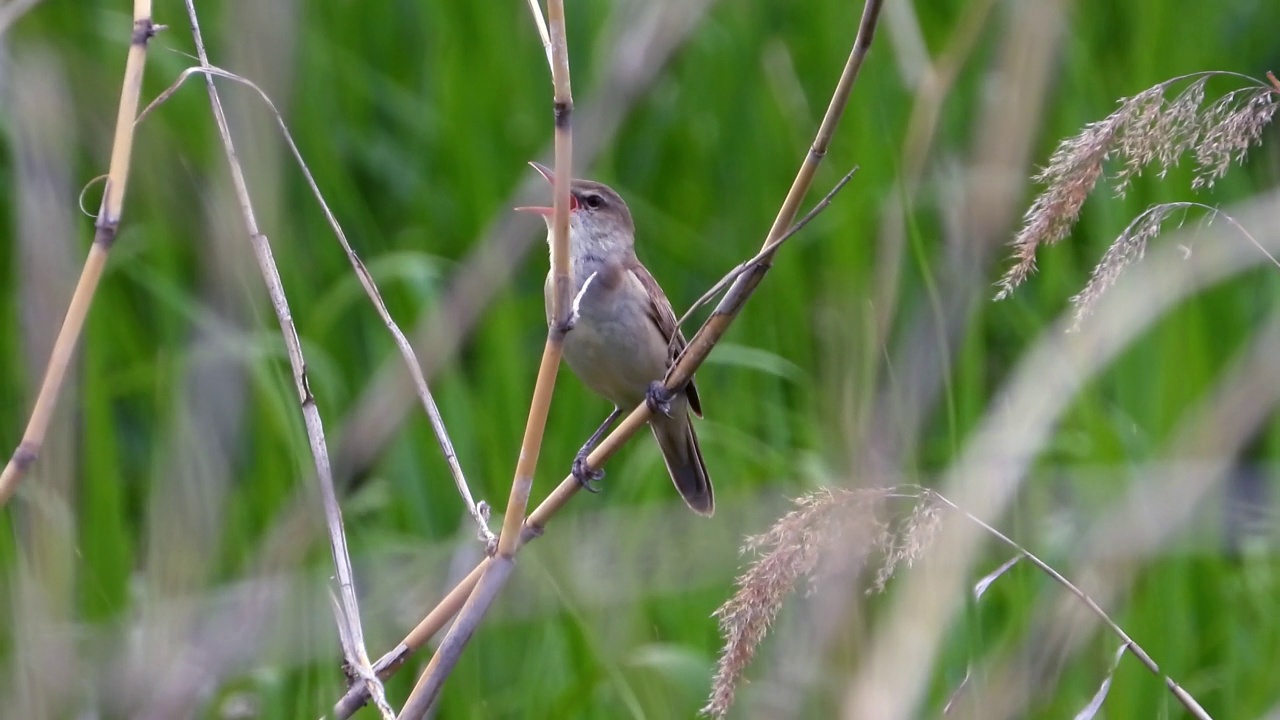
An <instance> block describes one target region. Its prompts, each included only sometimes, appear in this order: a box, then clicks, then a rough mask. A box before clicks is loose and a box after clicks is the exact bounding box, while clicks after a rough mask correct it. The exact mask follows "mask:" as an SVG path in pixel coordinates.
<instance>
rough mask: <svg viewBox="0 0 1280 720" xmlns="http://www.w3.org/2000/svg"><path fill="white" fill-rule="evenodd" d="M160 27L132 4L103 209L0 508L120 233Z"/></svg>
mask: <svg viewBox="0 0 1280 720" xmlns="http://www.w3.org/2000/svg"><path fill="white" fill-rule="evenodd" d="M163 29H164V26H163V25H156V24H155V23H154V22H153V21H152V20H151V0H134V3H133V34H132V36H131V38H130V41H129V55H128V58H127V59H126V60H125V66H124V83H123V87H122V89H121V90H120V108H119V110H118V111H117V112H116V130H115V139H114V140H113V141H112V143H111V162H110V166H109V170H108V172H107V182H106V185H105V187H104V189H103V192H102V206H101V208H100V209H99V210H98V219H97V221H96V222H95V223H94V228H95V229H94V233H93V244H92V245H90V246H89V256H88V257H87V258H86V259H85V261H84V268H83V269H82V270H81V271H80V279H79V280H78V281H77V282H76V289H75V292H74V293H72V295H71V304H70V305H68V306H67V314H66V317H65V318H64V319H63V321H62V329H61V330H59V331H58V337H57V339H56V340H55V341H54V344H53V351H52V352H51V353H50V355H49V365H48V367H47V368H46V370H45V375H44V381H43V382H42V383H41V385H40V392H39V393H38V394H37V395H36V401H35V405H34V406H33V407H32V409H31V417H30V419H29V420H28V421H27V428H26V430H25V431H23V433H22V440H21V441H20V442H19V443H18V447H17V448H16V449H15V450H14V451H13V455H12V456H11V457H10V458H9V462H8V463H7V464H6V465H5V467H4V471H3V472H0V506H3V505H4V504H5V503H7V502H8V501H9V498H10V497H12V496H13V493H14V490H16V489H17V487H18V483H19V482H20V481H21V480H22V476H23V475H25V474H26V472H27V470H28V469H30V468H31V466H32V465H33V464H35V462H36V459H37V458H39V457H40V449H41V448H42V447H43V446H44V438H45V434H46V433H47V432H48V431H49V422H50V421H51V420H52V419H53V411H54V408H55V406H56V405H57V402H58V393H59V392H60V391H61V390H62V383H63V380H65V379H66V376H67V367H68V366H70V364H71V358H72V356H73V355H74V354H75V349H76V342H77V341H78V340H79V339H80V332H81V331H82V330H83V329H84V321H85V318H86V317H87V316H88V314H89V307H90V305H92V304H93V295H94V292H95V291H96V290H97V288H98V281H99V280H100V279H101V278H102V270H103V268H104V267H106V264H107V254H108V253H109V252H110V251H111V246H112V245H113V244H114V243H115V240H116V236H117V234H118V232H119V230H120V213H121V209H122V208H123V207H124V193H125V187H126V185H127V184H128V181H129V160H130V156H131V155H132V152H133V119H134V115H135V114H136V113H137V112H138V97H139V96H140V95H141V93H142V73H143V70H144V69H145V68H146V64H147V43H148V42H149V41H150V40H151V38H152V37H154V36H155V34H156V33H157V32H159V31H160V30H163Z"/></svg>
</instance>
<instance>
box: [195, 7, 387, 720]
mask: <svg viewBox="0 0 1280 720" xmlns="http://www.w3.org/2000/svg"><path fill="white" fill-rule="evenodd" d="M185 5H186V9H187V18H188V19H189V20H190V22H191V35H192V38H193V40H194V41H195V46H196V53H197V55H198V57H199V59H200V64H201V66H202V67H204V68H208V67H210V65H209V57H208V54H207V52H206V51H205V46H204V39H203V37H202V36H201V33H200V22H199V19H198V18H197V16H196V8H195V2H194V0H185ZM205 83H206V87H207V89H208V92H209V103H210V106H211V109H212V111H213V117H214V121H215V122H216V124H217V127H218V136H219V137H220V138H221V140H222V147H223V150H224V151H225V153H226V157H227V166H228V168H229V169H230V171H231V180H232V184H233V185H234V187H235V193H236V198H237V200H238V201H239V203H240V211H241V215H242V217H243V218H244V223H245V231H246V233H247V234H248V236H249V241H250V244H251V245H252V246H253V251H254V255H255V257H256V258H257V260H258V269H259V271H260V272H261V273H262V279H263V282H264V283H265V284H266V286H267V293H268V295H269V296H270V298H271V307H272V309H273V310H274V311H275V314H276V320H277V322H278V323H279V324H280V332H281V334H282V336H283V339H284V345H285V350H286V352H287V354H288V357H289V367H290V369H291V370H292V372H293V380H294V385H295V389H296V390H297V392H298V403H299V405H300V407H301V410H302V417H303V423H304V425H305V427H306V431H307V438H308V440H309V444H310V446H311V455H312V459H313V462H314V464H315V470H316V477H317V478H318V480H319V483H318V484H319V487H320V497H321V501H322V502H323V504H324V514H325V521H326V524H327V526H328V528H329V544H330V550H331V552H332V556H333V564H334V568H335V571H336V576H337V581H338V593H337V597H335V598H333V605H334V615H335V619H336V620H337V623H338V635H339V638H340V639H341V644H342V650H343V658H344V667H345V668H347V669H348V671H349V672H350V673H351V674H352V675H353V676H354V678H358V679H359V680H361V681H362V683H363V684H364V685H365V686H366V688H367V689H368V690H369V693H370V696H371V697H372V698H373V700H374V704H375V705H377V707H378V709H379V711H380V712H381V713H382V715H383V717H386V718H392V717H394V716H395V713H394V712H393V711H392V710H391V707H390V706H389V705H387V701H386V696H385V693H384V691H383V689H382V681H381V680H379V679H378V676H377V675H376V674H375V673H374V672H373V667H372V663H371V662H370V661H369V654H368V651H367V650H366V649H365V643H364V630H363V628H362V626H361V622H360V605H359V601H358V598H357V597H356V590H355V573H354V571H353V569H352V567H351V556H350V553H349V552H348V550H347V538H346V533H345V531H344V530H343V525H342V507H341V505H340V504H339V503H338V494H337V492H336V490H335V489H334V486H333V474H332V471H331V469H330V466H329V450H328V445H327V443H326V441H325V434H324V422H323V420H322V419H321V417H320V409H319V407H318V405H317V404H316V398H315V396H314V395H313V394H312V393H311V386H310V382H309V381H308V379H307V364H306V359H305V358H304V357H303V354H302V342H301V340H300V339H299V337H298V331H297V328H296V327H295V326H294V323H293V313H292V311H291V310H290V309H289V301H288V298H287V297H286V296H285V292H284V285H283V283H282V282H281V280H280V271H279V270H278V269H277V268H276V264H275V260H274V258H273V257H272V253H271V244H270V242H269V241H268V239H267V236H266V235H265V234H264V233H263V232H262V231H261V229H260V228H259V227H258V221H257V216H256V214H255V213H254V210H253V199H252V198H251V197H250V195H249V188H248V184H247V183H246V181H245V177H244V169H243V168H242V167H241V165H240V160H239V157H238V156H237V155H236V149H235V143H234V141H233V140H232V138H231V130H230V128H229V127H228V125H227V117H226V113H225V111H224V110H223V108H222V100H221V98H220V97H219V96H218V90H217V88H216V87H215V86H214V84H213V76H212V75H208V74H206V75H205Z"/></svg>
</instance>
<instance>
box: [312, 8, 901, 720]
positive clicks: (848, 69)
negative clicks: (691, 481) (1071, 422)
mask: <svg viewBox="0 0 1280 720" xmlns="http://www.w3.org/2000/svg"><path fill="white" fill-rule="evenodd" d="M882 5H883V0H867V2H866V4H865V5H864V7H863V13H862V20H861V22H860V23H859V26H858V34H857V37H856V38H855V39H854V43H853V48H852V50H851V52H850V54H849V59H848V60H847V61H846V63H845V66H844V70H843V72H842V73H841V75H840V79H839V81H838V82H837V83H836V89H835V91H834V92H833V93H832V96H831V101H830V103H829V104H828V107H827V111H826V114H825V115H824V116H823V120H822V124H821V125H820V126H819V128H818V132H817V134H816V135H815V137H814V141H813V143H812V144H811V146H810V148H809V152H808V154H807V155H806V156H805V159H804V161H803V163H802V164H801V166H800V170H799V172H798V173H797V175H796V178H795V180H794V181H793V182H792V185H791V189H790V191H789V192H788V193H787V197H786V199H785V200H784V201H783V204H782V208H781V209H780V210H779V212H778V215H777V218H776V219H775V220H774V224H773V227H772V228H771V229H770V231H769V234H768V236H767V237H766V239H765V241H764V243H763V244H762V252H761V255H760V256H757V257H758V259H757V260H756V261H755V262H748V263H747V265H749V266H750V270H749V271H747V272H744V271H743V270H742V269H741V268H735V269H734V270H733V271H731V273H730V274H731V275H736V276H737V277H738V280H737V281H736V282H735V283H734V285H733V287H731V288H730V290H729V293H728V294H727V295H726V296H725V298H724V299H723V300H722V301H721V302H720V304H719V306H718V307H717V308H716V310H715V312H714V313H713V314H712V316H711V317H710V318H709V319H708V320H707V321H706V322H705V323H704V324H703V325H702V327H701V328H699V330H698V332H697V334H695V335H694V337H693V340H692V341H691V342H690V343H689V345H688V346H687V347H686V348H685V351H684V353H683V354H681V356H680V357H679V358H677V361H676V363H675V364H674V365H673V366H672V368H671V370H670V371H668V373H667V377H666V380H665V384H666V386H667V388H668V389H675V388H679V387H681V386H682V385H683V384H684V383H685V382H687V380H688V378H689V377H691V376H692V375H693V373H694V372H696V371H697V369H698V367H699V366H701V365H702V363H703V361H704V360H706V358H707V355H708V354H709V353H710V352H711V350H712V349H713V348H714V347H715V345H716V343H717V342H719V340H720V338H721V337H722V336H723V335H724V333H725V331H726V330H727V329H728V327H729V325H730V324H731V323H732V322H733V320H734V319H735V318H736V317H737V315H738V312H739V311H740V310H741V309H742V305H743V304H744V303H745V302H746V300H747V298H749V297H750V296H751V294H752V293H753V292H754V291H755V288H756V287H757V286H758V285H759V284H760V280H761V279H762V278H763V277H764V275H765V273H767V272H768V270H769V268H770V267H771V264H772V262H771V261H772V258H773V255H774V253H775V252H776V251H777V250H778V248H779V247H780V246H781V245H782V241H783V240H784V239H785V237H788V229H789V228H790V227H791V225H792V222H793V221H794V220H795V217H796V214H797V213H798V211H799V207H800V203H801V201H802V200H803V199H804V195H805V194H806V193H807V191H808V189H809V187H810V186H811V185H812V184H813V177H814V174H815V172H816V170H817V168H818V165H819V164H820V163H821V162H822V159H823V157H825V156H826V153H827V149H828V147H829V146H830V144H831V138H832V136H833V135H834V133H835V130H836V127H837V126H838V125H839V123H840V118H841V116H842V115H843V113H844V109H845V107H846V106H847V105H848V102H849V93H850V91H851V90H852V88H853V83H854V81H855V80H856V79H857V77H858V71H859V70H860V69H861V68H862V63H863V61H864V59H865V58H866V54H867V51H868V49H869V48H870V46H871V41H872V38H873V37H874V35H875V27H876V23H877V22H878V20H879V17H880V9H881V7H882ZM553 37H554V35H553ZM561 37H563V36H561ZM561 175H563V173H562V171H561V170H560V168H559V167H557V168H556V177H557V178H559V177H561ZM556 199H557V201H559V199H560V195H559V193H557V195H556ZM562 307H563V306H562ZM649 412H650V411H649V408H648V406H647V405H645V404H643V403H642V404H641V405H640V406H639V407H637V408H636V409H635V410H633V411H632V412H631V413H630V414H629V415H627V416H626V417H625V418H623V420H622V421H621V422H620V423H619V424H618V426H617V427H615V428H614V429H613V432H611V433H610V434H609V435H608V436H607V437H606V438H605V439H604V440H603V441H601V443H600V444H599V445H598V446H597V447H596V449H595V450H594V451H592V452H591V454H590V455H589V456H588V458H587V463H588V465H589V466H590V467H591V468H599V467H600V466H601V465H603V464H604V462H605V461H606V460H608V459H609V458H610V457H612V456H613V455H614V454H615V453H616V452H617V451H618V450H619V449H620V448H621V447H622V445H623V444H625V443H626V441H627V440H629V439H630V438H631V437H632V436H633V435H635V434H636V433H637V432H639V431H640V430H641V429H643V428H644V426H645V424H646V423H647V422H648V419H649ZM579 488H580V486H579V485H578V481H577V480H576V479H575V478H574V477H573V476H572V475H569V476H568V477H566V478H565V479H564V480H563V481H561V483H560V484H559V485H558V486H556V488H555V489H554V490H552V492H551V493H550V494H549V495H548V496H547V498H546V499H544V500H543V501H542V503H541V504H539V505H538V506H537V507H536V508H535V509H534V510H533V511H532V512H531V513H529V516H528V517H527V518H526V519H525V521H524V524H523V526H522V529H521V531H520V535H519V538H518V540H519V544H523V543H525V542H528V541H529V540H532V539H533V538H536V537H538V536H539V535H541V534H542V531H543V529H544V528H545V527H546V524H547V523H548V522H549V521H550V520H551V518H552V517H554V516H555V514H556V513H557V512H559V511H560V509H561V508H563V507H564V505H565V504H566V503H567V502H568V501H569V499H570V498H571V497H573V496H574V495H575V494H577V492H578V490H579ZM526 500H527V498H526ZM509 512H510V507H508V513H509ZM503 535H504V536H507V537H511V534H509V533H508V531H507V529H506V527H505V525H504V528H503ZM517 549H518V545H517ZM501 560H502V558H501V557H494V558H485V559H484V560H483V561H481V563H480V564H479V565H478V566H477V567H476V569H474V570H472V571H471V574H470V575H468V576H467V577H466V578H464V579H463V580H462V581H461V582H460V583H458V585H457V586H455V587H454V589H453V590H451V591H450V592H449V594H448V595H446V596H445V598H444V599H443V600H441V601H440V603H439V604H437V605H436V607H435V608H434V609H433V610H432V611H431V612H430V613H429V614H428V615H427V617H426V618H424V619H423V620H422V621H421V622H420V623H419V624H418V626H417V627H415V628H414V629H413V631H411V632H410V633H409V635H408V636H406V638H405V640H404V641H402V642H401V643H400V644H399V645H398V646H396V648H394V649H393V650H391V651H390V652H388V653H387V654H386V655H384V656H383V657H382V658H381V659H379V660H378V662H377V663H376V664H375V666H374V669H375V670H376V671H377V672H378V674H379V677H381V678H383V679H386V678H388V677H390V676H391V675H392V674H394V673H395V672H396V670H397V669H399V667H400V666H401V665H403V664H404V662H405V661H406V660H407V659H408V658H409V656H410V655H411V654H412V653H413V652H415V651H417V650H418V649H420V648H421V647H422V646H423V645H425V644H426V642H427V640H428V639H430V637H431V636H432V635H434V634H435V633H436V632H438V631H439V630H440V628H441V627H443V626H444V624H445V623H447V622H448V621H449V618H450V617H452V615H453V613H454V612H458V611H459V610H458V608H460V607H463V604H462V603H463V600H464V599H466V598H467V597H468V595H470V594H471V593H472V591H473V590H474V588H476V586H477V584H478V583H479V581H480V579H481V577H482V576H483V575H485V574H487V573H488V572H491V571H492V566H493V564H494V563H496V562H499V561H501ZM491 599H492V598H491V597H490V598H489V600H491ZM464 609H465V608H464ZM475 618H476V622H478V619H479V615H475ZM474 630H475V628H474V627H471V628H462V629H459V628H458V624H457V623H455V625H454V627H453V628H452V629H451V630H450V633H449V636H447V637H446V638H445V642H444V643H442V644H441V647H440V649H438V650H437V651H436V654H437V655H439V654H441V653H442V652H444V651H445V643H448V642H449V637H453V636H455V635H454V634H455V633H458V634H457V635H456V638H458V639H459V640H458V641H459V642H462V643H465V640H466V639H467V638H470V635H471V633H473V632H474ZM449 652H450V653H451V654H452V652H453V651H452V649H451V648H450V649H449ZM424 678H425V673H424ZM366 699H367V698H366V696H364V695H363V692H362V688H359V687H352V688H350V689H349V690H348V691H347V693H346V695H344V696H343V697H342V699H341V700H339V701H338V703H337V704H336V705H335V707H334V714H335V716H336V717H338V718H348V717H350V716H351V714H352V713H354V712H355V711H356V710H357V709H359V707H360V706H361V705H363V704H364V702H365V701H366ZM408 709H410V707H409V706H408V705H406V706H405V711H407V710H408ZM402 715H403V716H404V717H413V716H412V715H408V714H407V713H405V712H404V711H402Z"/></svg>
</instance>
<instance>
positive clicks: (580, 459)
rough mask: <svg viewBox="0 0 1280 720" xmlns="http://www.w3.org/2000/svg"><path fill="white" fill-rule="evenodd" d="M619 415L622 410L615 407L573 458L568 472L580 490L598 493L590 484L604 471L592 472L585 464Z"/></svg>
mask: <svg viewBox="0 0 1280 720" xmlns="http://www.w3.org/2000/svg"><path fill="white" fill-rule="evenodd" d="M620 415H622V408H619V407H615V408H614V409H613V412H611V413H609V417H607V418H605V419H604V422H602V423H600V427H598V428H596V431H595V432H593V433H591V437H589V438H587V442H586V444H584V445H583V446H582V449H580V450H578V454H577V455H574V456H573V469H572V470H570V474H572V475H573V479H574V480H577V481H578V484H579V485H581V486H582V489H584V490H586V491H588V492H593V493H598V492H600V488H598V487H596V486H595V485H592V484H591V483H592V482H594V481H596V480H599V479H601V478H603V477H604V471H603V470H592V469H591V465H590V463H588V462H587V456H588V455H590V454H591V451H592V450H594V449H595V447H596V443H598V442H600V438H602V437H604V434H605V432H606V431H608V429H609V428H611V427H613V423H614V422H615V421H616V420H617V419H618V416H620Z"/></svg>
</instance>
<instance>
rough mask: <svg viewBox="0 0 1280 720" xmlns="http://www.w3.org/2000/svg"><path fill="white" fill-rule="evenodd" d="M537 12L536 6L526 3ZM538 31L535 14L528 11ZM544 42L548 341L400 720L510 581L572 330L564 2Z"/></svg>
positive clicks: (551, 7) (440, 676) (434, 686)
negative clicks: (506, 458) (459, 589)
mask: <svg viewBox="0 0 1280 720" xmlns="http://www.w3.org/2000/svg"><path fill="white" fill-rule="evenodd" d="M530 10H531V11H536V10H537V6H536V4H533V5H530ZM534 16H535V18H536V19H537V20H538V21H539V22H538V26H539V28H540V29H541V28H542V27H543V23H542V22H541V13H539V12H534ZM545 26H546V27H547V29H548V32H549V36H550V40H551V54H550V57H549V60H550V63H551V84H552V88H553V90H552V93H553V94H552V103H553V105H552V107H553V114H554V123H555V129H554V134H555V178H554V180H553V186H554V187H553V191H552V193H553V194H552V204H553V214H552V220H551V275H552V290H553V291H552V296H551V321H550V322H549V323H548V327H547V342H546V345H545V346H544V347H543V351H542V362H541V363H540V364H539V366H538V377H537V380H536V381H535V383H534V388H533V399H532V400H531V401H530V403H529V416H528V419H527V420H526V422H525V429H524V438H523V439H522V440H521V442H520V455H519V458H518V459H517V460H516V470H515V477H514V478H513V479H512V481H511V495H510V497H509V498H508V500H507V509H506V512H505V513H504V514H503V519H502V532H501V533H500V534H499V535H498V547H497V552H496V553H495V554H494V555H493V556H492V559H491V561H490V562H489V563H488V568H487V569H485V571H484V574H483V575H482V576H481V577H480V580H479V583H478V584H477V586H476V588H475V589H474V590H473V591H472V592H471V594H470V596H469V597H468V598H467V602H466V604H465V605H464V606H463V607H462V610H461V611H460V612H459V613H458V619H457V621H456V622H454V624H453V626H452V627H451V628H450V629H449V633H448V634H447V635H446V636H445V638H444V640H443V641H442V642H441V643H440V647H438V648H437V649H436V652H435V653H434V654H432V656H431V660H430V662H428V663H427V667H426V668H425V669H424V670H423V671H422V675H421V676H419V678H418V683H417V685H416V686H415V687H414V689H413V692H412V693H411V694H410V695H409V699H408V700H407V701H406V702H405V705H404V707H403V708H402V709H401V711H400V716H401V717H402V718H408V719H409V720H413V719H414V718H419V717H424V716H426V714H427V711H428V709H429V708H430V707H431V704H432V703H434V702H435V699H436V697H437V696H438V695H439V694H440V688H441V687H443V686H444V681H445V678H447V677H448V676H449V674H450V673H451V672H452V671H453V668H454V666H456V665H457V662H458V658H460V657H461V656H462V650H463V648H464V647H466V644H467V641H469V640H470V639H471V636H472V634H474V633H475V630H476V627H477V626H478V625H479V623H480V621H481V620H482V619H483V618H484V615H485V613H486V612H488V609H489V606H490V604H492V602H493V599H494V598H496V597H497V595H498V593H499V592H500V591H501V589H502V586H503V585H504V584H505V583H506V580H507V578H508V577H510V576H511V571H512V566H513V564H514V562H515V554H516V551H517V550H518V549H519V547H520V544H521V543H520V534H521V527H522V526H523V525H524V519H525V510H526V508H528V506H529V495H530V494H531V493H532V491H533V477H534V473H535V472H536V471H537V468H538V455H539V453H540V451H541V450H542V437H543V435H544V433H545V432H546V427H547V415H548V413H549V412H550V409H551V398H552V395H553V393H554V391H555V386H556V376H557V375H558V374H559V370H560V358H561V355H562V354H563V350H564V338H565V335H566V334H567V333H569V332H570V330H571V322H572V321H571V319H570V301H569V299H570V293H571V291H572V289H571V287H570V278H569V183H570V181H571V180H572V178H573V122H572V119H573V91H572V87H571V85H570V81H569V46H568V37H567V35H566V32H565V22H564V0H549V1H548V3H547V21H546V23H545Z"/></svg>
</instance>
